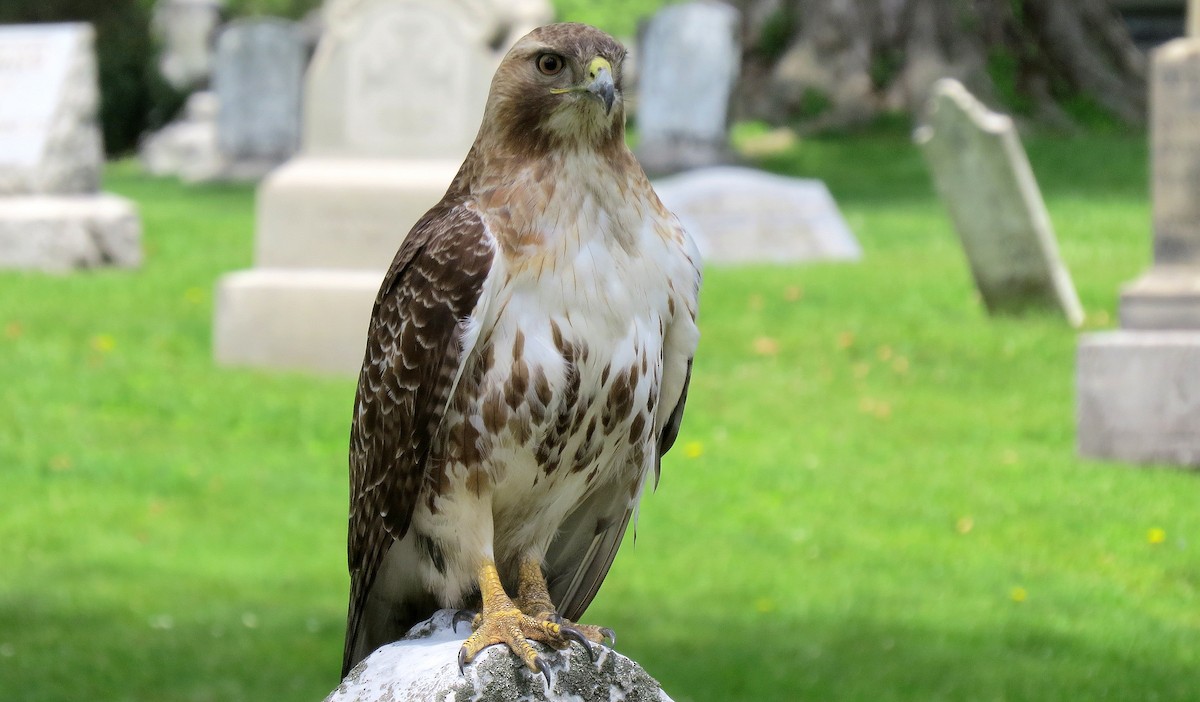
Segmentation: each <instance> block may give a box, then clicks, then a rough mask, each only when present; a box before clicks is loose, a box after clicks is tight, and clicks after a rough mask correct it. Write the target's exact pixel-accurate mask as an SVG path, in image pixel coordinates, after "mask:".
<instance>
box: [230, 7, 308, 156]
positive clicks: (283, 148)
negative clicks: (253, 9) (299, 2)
mask: <svg viewBox="0 0 1200 702" xmlns="http://www.w3.org/2000/svg"><path fill="white" fill-rule="evenodd" d="M307 59H308V57H307V49H306V48H305V44H304V36H303V34H302V33H301V30H300V28H299V26H298V25H297V23H295V22H292V21H290V20H284V19H278V18H273V17H267V18H251V19H242V20H235V21H233V22H231V23H229V24H228V25H226V26H225V27H224V28H223V29H222V30H221V34H220V36H219V37H218V38H217V56H216V60H215V62H214V65H213V81H212V83H213V92H214V93H216V100H217V145H218V148H219V149H220V152H221V154H222V156H223V157H224V159H225V160H226V162H227V164H226V167H225V170H226V174H225V175H226V176H227V177H231V178H235V179H237V178H261V177H262V176H264V175H266V173H267V172H268V171H269V170H271V169H272V168H274V167H276V166H278V165H279V164H281V163H283V162H284V161H286V160H288V159H289V158H291V157H292V156H294V155H295V153H296V150H297V149H298V148H299V146H300V96H301V86H302V84H303V81H304V68H305V63H306V62H307Z"/></svg>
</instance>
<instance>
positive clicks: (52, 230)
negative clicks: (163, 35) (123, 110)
mask: <svg viewBox="0 0 1200 702" xmlns="http://www.w3.org/2000/svg"><path fill="white" fill-rule="evenodd" d="M93 42H94V32H93V30H92V27H91V26H90V25H87V24H40V25H8V26H0V267H2V268H31V269H40V270H47V271H67V270H71V269H74V268H84V267H92V266H101V265H114V266H135V265H137V264H138V263H140V262H141V256H142V252H141V223H140V221H139V219H138V217H137V213H136V212H135V211H134V208H133V206H132V204H131V203H129V202H128V201H126V200H124V199H122V198H119V197H116V196H114V195H107V194H102V193H100V177H101V170H102V168H103V166H104V147H103V144H102V141H101V136H100V127H99V123H98V121H97V111H98V109H99V100H100V95H99V87H98V85H97V80H96V59H95V55H94V53H93Z"/></svg>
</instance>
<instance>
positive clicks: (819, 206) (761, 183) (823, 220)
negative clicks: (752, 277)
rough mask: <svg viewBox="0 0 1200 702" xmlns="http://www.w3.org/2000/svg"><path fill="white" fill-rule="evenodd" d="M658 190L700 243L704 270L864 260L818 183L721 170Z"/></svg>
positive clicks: (691, 174) (674, 180)
mask: <svg viewBox="0 0 1200 702" xmlns="http://www.w3.org/2000/svg"><path fill="white" fill-rule="evenodd" d="M654 190H655V192H657V193H658V197H659V199H661V200H662V202H663V204H664V205H666V206H667V209H668V210H670V211H671V212H672V213H674V214H675V216H676V217H678V218H679V221H680V224H682V225H683V227H684V229H686V230H687V231H688V233H689V234H691V235H692V237H693V238H694V239H695V240H696V245H697V246H698V247H699V248H700V253H701V254H702V256H703V258H704V262H705V264H724V263H793V262H803V261H823V260H844V261H856V260H858V259H860V258H862V249H861V248H860V247H859V245H858V241H857V240H856V239H855V238H854V234H852V233H851V232H850V228H849V227H847V226H846V221H845V220H844V219H843V218H842V215H841V213H840V212H839V211H838V208H837V203H835V202H834V201H833V196H831V195H830V194H829V189H828V188H826V187H825V184H824V183H822V182H821V181H819V180H809V179H800V178H787V177H784V176H778V175H773V174H770V173H763V172H762V171H756V170H753V169H750V168H738V167H735V166H716V167H713V168H702V169H697V170H694V171H688V172H687V173H682V174H680V175H676V176H672V177H670V178H664V179H662V180H656V181H654Z"/></svg>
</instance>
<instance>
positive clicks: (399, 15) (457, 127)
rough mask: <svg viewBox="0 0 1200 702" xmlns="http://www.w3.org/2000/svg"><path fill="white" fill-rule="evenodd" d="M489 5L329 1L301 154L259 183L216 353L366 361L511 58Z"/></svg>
mask: <svg viewBox="0 0 1200 702" xmlns="http://www.w3.org/2000/svg"><path fill="white" fill-rule="evenodd" d="M480 4H481V3H480V2H478V1H476V0H334V1H333V2H331V3H329V4H328V5H327V7H326V31H325V33H324V35H323V37H322V40H321V43H320V45H319V46H318V47H317V52H316V55H315V56H314V58H313V61H312V63H311V65H310V67H309V70H308V75H307V78H306V85H305V95H304V118H303V122H304V127H303V138H302V147H301V152H300V155H299V156H298V157H296V158H295V159H293V160H291V161H289V162H288V163H286V164H284V165H283V166H282V167H280V168H279V169H278V170H276V171H275V172H274V173H272V174H271V175H270V176H269V177H268V178H267V179H266V180H265V181H263V183H262V185H261V186H260V188H259V192H258V211H257V232H256V238H255V250H254V268H253V269H251V270H247V271H241V272H237V273H233V274H230V275H227V276H225V277H223V278H222V279H221V280H220V282H219V284H218V293H217V304H216V319H215V331H214V347H215V348H214V351H215V355H216V359H217V361H218V362H219V363H224V364H234V365H252V366H263V367H282V368H292V369H302V370H312V371H319V372H328V373H354V372H356V371H357V370H358V368H359V366H360V365H361V363H362V354H363V349H364V347H365V341H366V329H367V323H368V320H369V319H370V313H371V306H372V303H373V301H374V298H375V294H376V292H377V291H378V288H379V284H380V282H381V281H382V278H383V273H384V271H386V269H387V267H388V266H389V265H390V264H391V260H392V257H393V256H394V255H395V252H396V249H397V248H398V247H399V245H400V242H401V240H402V239H403V237H404V236H405V234H407V233H408V230H409V229H410V228H411V227H412V225H413V224H414V223H416V221H417V219H419V218H420V217H421V215H423V214H424V213H425V212H426V211H427V210H428V209H429V208H430V207H432V206H433V205H434V204H436V203H437V202H438V200H440V199H441V197H442V195H443V194H444V192H445V190H446V188H447V187H448V186H449V184H450V181H451V180H452V179H453V178H454V175H455V173H456V172H457V170H458V167H459V165H460V164H461V163H462V160H463V158H464V157H465V156H466V154H467V151H468V149H469V148H470V146H471V143H472V141H473V140H474V138H475V133H476V132H477V131H478V128H479V123H480V120H481V119H482V116H483V107H484V103H485V102H486V99H487V91H488V86H489V84H490V81H491V77H492V74H493V72H494V71H495V68H496V66H497V65H498V64H499V60H500V56H501V54H499V53H497V51H496V50H495V49H493V48H492V46H491V41H492V40H493V39H494V37H495V36H496V35H497V27H496V26H495V23H494V22H493V21H491V20H488V19H486V18H488V17H494V14H495V13H491V14H488V15H483V17H484V19H482V20H481V19H480V17H481V15H480V14H478V13H476V12H475V10H476V9H477V8H476V7H475V6H476V5H480ZM483 4H485V5H487V3H483ZM487 6H488V7H490V5H487ZM506 49H507V47H505V50H506Z"/></svg>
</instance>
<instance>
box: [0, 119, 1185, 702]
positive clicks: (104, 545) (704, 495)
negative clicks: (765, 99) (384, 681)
mask: <svg viewBox="0 0 1200 702" xmlns="http://www.w3.org/2000/svg"><path fill="white" fill-rule="evenodd" d="M1028 146H1029V148H1030V152H1031V159H1032V161H1033V165H1034V169H1035V171H1036V172H1037V174H1038V177H1039V179H1040V180H1041V184H1042V187H1043V190H1044V192H1045V194H1046V198H1047V202H1048V205H1049V208H1050V211H1051V215H1052V217H1053V220H1054V224H1055V226H1056V228H1057V231H1058V236H1059V241H1060V244H1061V247H1062V251H1063V255H1064V257H1065V259H1066V261H1067V263H1068V264H1069V266H1070V268H1071V270H1072V273H1073V274H1074V277H1075V281H1076V284H1077V286H1078V288H1079V292H1080V295H1081V297H1082V299H1083V303H1084V306H1085V307H1086V309H1087V312H1088V318H1089V326H1090V327H1091V328H1092V329H1102V328H1106V327H1111V326H1112V325H1113V324H1114V321H1113V320H1114V319H1115V305H1116V295H1117V290H1118V286H1119V285H1120V284H1121V283H1123V282H1124V281H1127V280H1129V279H1131V278H1133V277H1135V276H1136V275H1138V274H1139V273H1140V272H1141V271H1142V270H1143V269H1144V267H1145V266H1146V265H1147V263H1148V261H1149V258H1150V254H1149V252H1150V235H1149V221H1150V211H1149V206H1148V201H1147V192H1146V191H1147V188H1146V182H1147V172H1146V164H1145V160H1146V148H1145V139H1144V137H1143V136H1136V135H1134V136H1124V135H1108V136H1104V135H1100V136H1096V135H1093V136H1087V137H1078V138H1049V137H1042V138H1034V139H1031V140H1029V141H1028ZM765 165H767V166H768V167H770V168H771V169H772V170H777V171H783V172H788V173H792V174H796V175H804V176H815V177H820V178H824V179H825V180H826V182H827V183H828V184H829V186H830V188H831V190H832V191H833V193H834V195H835V197H836V198H837V200H838V202H839V204H840V205H841V207H842V209H843V212H844V213H845V215H846V217H847V219H848V221H849V223H850V226H851V228H852V229H853V230H854V232H855V233H856V234H857V236H858V237H859V239H860V241H861V242H862V244H863V247H864V249H865V252H866V257H865V259H864V261H863V262H862V263H860V264H854V265H809V266H783V267H777V266H761V267H753V268H737V269H720V268H712V269H709V270H708V271H707V272H706V280H705V287H704V298H703V303H702V330H703V335H704V336H703V339H702V342H701V349H700V353H699V355H698V356H697V359H696V365H695V376H694V380H693V385H692V391H691V395H690V401H689V407H688V412H687V416H686V421H685V423H684V428H683V432H682V435H681V437H680V440H679V443H678V444H677V448H676V450H674V451H673V452H672V453H671V454H670V455H669V456H668V457H667V458H666V460H665V462H664V463H665V465H664V469H663V479H662V484H661V485H660V487H659V489H658V492H657V493H656V494H654V495H652V496H650V497H649V498H648V499H647V500H646V501H645V502H644V503H643V509H642V512H641V519H640V522H639V524H638V535H637V541H636V543H634V542H633V541H632V539H631V540H630V541H629V542H627V543H626V544H625V547H624V548H623V549H622V551H621V553H620V556H619V557H618V558H617V562H616V564H615V565H614V567H613V570H612V572H611V574H610V575H609V578H608V580H607V581H606V583H605V585H604V588H603V589H602V590H601V593H600V596H599V598H598V599H597V600H596V602H595V604H594V605H593V607H592V608H591V609H590V610H589V611H588V613H587V616H586V619H587V620H589V621H592V622H596V623H600V624H604V625H607V626H611V627H613V628H614V629H616V631H617V632H618V633H619V635H620V642H619V644H620V645H619V649H620V650H621V651H622V652H624V653H626V654H628V655H631V656H633V657H634V658H636V659H638V660H639V661H640V662H641V663H642V664H643V665H644V666H645V667H646V668H647V670H648V671H649V672H650V673H651V674H652V675H655V676H656V677H657V678H659V679H660V680H661V681H662V683H663V684H664V686H665V688H666V690H667V691H668V692H669V693H670V694H671V696H672V697H673V698H674V699H675V700H677V701H679V702H685V701H687V700H695V701H700V700H706V701H719V700H742V699H745V700H780V701H784V700H861V701H863V702H877V701H887V700H912V701H923V702H924V701H929V700H964V701H966V700H970V701H983V700H987V701H998V700H1005V701H1015V700H1045V701H1058V700H1130V701H1135V700H1136V701H1142V700H1160V701H1166V700H1173V701H1179V702H1183V701H1185V700H1196V699H1198V698H1200V507H1198V506H1200V475H1198V474H1196V473H1189V472H1186V471H1179V470H1174V469H1163V468H1150V469H1135V468H1131V467H1129V466H1125V465H1118V464H1110V463H1102V462H1093V461H1083V460H1080V459H1079V458H1078V457H1077V456H1076V453H1075V448H1074V441H1075V427H1074V409H1073V408H1074V391H1073V375H1074V354H1075V349H1076V344H1077V340H1078V333H1077V332H1075V331H1073V330H1071V329H1069V328H1067V327H1066V326H1065V325H1064V324H1063V323H1061V322H1060V321H1059V320H1058V319H1056V318H1055V317H1054V316H1053V315H1049V314H1038V315H1033V316H1029V317H1025V318H1000V319H991V318H989V317H987V316H986V315H985V313H984V312H983V311H982V309H981V306H980V304H979V302H978V300H977V297H976V295H975V293H974V289H973V285H972V283H971V280H970V275H969V272H968V269H967V266H966V263H965V260H964V257H963V255H962V252H961V249H960V247H959V245H958V243H957V240H956V238H955V236H954V234H953V231H952V230H951V228H950V226H949V223H948V221H947V218H946V216H945V214H944V211H943V209H942V208H941V206H940V204H939V203H938V202H937V201H936V199H935V198H934V197H933V195H932V192H931V188H930V185H929V179H928V176H927V174H926V172H925V170H924V167H923V165H922V162H921V160H920V158H919V154H918V153H917V152H916V151H915V149H914V148H913V147H912V146H911V145H910V144H909V142H908V139H907V136H906V135H905V134H904V133H902V132H900V131H882V132H874V133H870V134H866V135H858V136H844V137H837V138H824V139H815V140H806V141H803V142H801V143H799V144H798V145H796V146H794V147H792V148H790V149H788V150H787V151H786V152H784V153H781V154H778V155H776V156H773V157H770V158H768V159H766V161H765ZM107 187H108V188H109V189H111V190H114V191H116V192H119V193H121V194H123V195H126V196H128V197H131V198H133V199H135V200H136V201H137V202H138V203H139V204H140V206H141V211H142V215H143V217H144V223H145V248H146V263H145V266H144V267H143V268H142V269H141V270H138V271H133V272H128V271H101V272H87V273H81V274H77V275H71V276H50V275H40V274H31V273H12V272H7V273H2V274H0V699H3V700H5V701H21V702H51V701H54V702H58V701H66V700H106V701H107V700H114V701H130V702H134V701H136V702H165V701H181V702H205V701H209V700H211V701H213V702H217V701H220V702H236V701H239V700H246V701H250V700H253V701H255V702H267V701H272V702H273V701H280V702H283V701H285V700H287V701H293V700H318V699H320V698H321V697H323V696H324V695H325V694H326V693H327V692H328V691H329V690H330V689H332V688H333V686H334V685H335V684H336V683H337V673H338V669H339V665H340V660H341V645H342V640H341V639H342V628H343V624H344V615H345V606H346V584H347V578H346V573H345V518H346V501H347V478H346V444H347V433H348V426H349V419H350V409H351V403H352V398H353V381H352V380H351V379H347V378H334V379H330V378H324V379H322V378H313V377H308V376H305V375H300V374H287V373H270V372H262V371H255V370H232V369H226V368H217V367H214V365H213V362H212V360H211V351H210V344H211V327H212V323H211V319H212V307H213V290H214V283H215V281H216V279H217V278H218V277H219V276H220V275H221V274H222V273H224V272H227V271H232V270H237V269H240V268H245V267H247V266H249V264H250V259H251V248H252V236H253V200H254V198H253V190H252V189H251V188H249V187H233V186H206V187H190V188H189V187H184V186H181V185H179V184H177V183H174V182H172V181H166V180H155V179H150V178H147V177H143V176H141V175H139V174H138V172H137V169H136V167H134V166H133V165H132V164H130V163H121V164H117V165H114V166H113V167H112V168H111V169H110V171H109V177H108V179H107Z"/></svg>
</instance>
